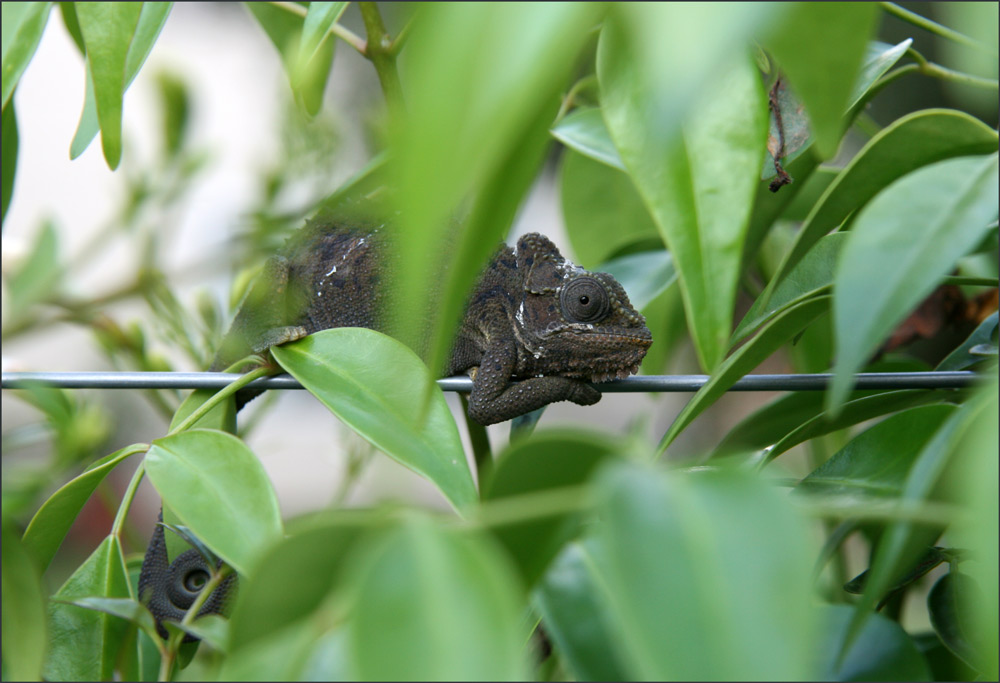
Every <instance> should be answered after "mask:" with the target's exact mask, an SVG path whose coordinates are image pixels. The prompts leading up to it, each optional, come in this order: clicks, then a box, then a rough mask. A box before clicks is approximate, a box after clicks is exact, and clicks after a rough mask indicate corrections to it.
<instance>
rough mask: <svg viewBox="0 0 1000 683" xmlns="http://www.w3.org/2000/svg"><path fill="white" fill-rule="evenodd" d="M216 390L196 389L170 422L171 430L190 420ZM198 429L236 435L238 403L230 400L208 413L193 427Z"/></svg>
mask: <svg viewBox="0 0 1000 683" xmlns="http://www.w3.org/2000/svg"><path fill="white" fill-rule="evenodd" d="M216 393H217V392H216V391H215V390H214V389H196V390H195V391H192V392H191V393H190V394H189V395H188V397H187V398H185V399H184V401H183V402H182V403H181V404H180V406H179V407H178V408H177V411H176V412H175V413H174V416H173V417H172V418H171V420H170V428H169V430H168V431H171V430H173V429H174V428H176V427H177V425H179V424H181V423H182V422H184V420H186V419H187V418H188V416H189V415H191V413H193V412H194V411H196V410H197V409H198V408H200V407H201V406H202V405H203V404H204V403H205V401H207V400H208V399H210V398H212V397H213V396H215V394H216ZM191 427H192V428H198V429H218V430H220V431H223V432H229V433H230V434H235V433H236V403H235V401H234V399H232V398H229V399H226V400H225V401H223V402H222V403H221V404H219V405H217V406H215V407H214V408H212V409H211V410H209V411H208V413H206V414H205V415H204V416H203V417H202V418H201V419H200V420H198V421H197V422H195V423H194V424H193V425H191Z"/></svg>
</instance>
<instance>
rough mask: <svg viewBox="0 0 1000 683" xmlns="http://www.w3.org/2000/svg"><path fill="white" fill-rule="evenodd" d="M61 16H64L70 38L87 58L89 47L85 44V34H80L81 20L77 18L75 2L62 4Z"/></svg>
mask: <svg viewBox="0 0 1000 683" xmlns="http://www.w3.org/2000/svg"><path fill="white" fill-rule="evenodd" d="M59 14H60V15H62V20H63V25H64V26H65V27H66V32H67V33H69V35H70V38H72V39H73V42H74V43H76V48H77V49H78V50H79V51H80V54H81V55H82V56H83V57H86V56H87V46H86V45H85V44H84V42H83V33H81V32H80V20H79V19H78V18H77V16H76V3H75V2H60V3H59Z"/></svg>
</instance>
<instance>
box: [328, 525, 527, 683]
mask: <svg viewBox="0 0 1000 683" xmlns="http://www.w3.org/2000/svg"><path fill="white" fill-rule="evenodd" d="M355 569H356V571H355V573H354V577H355V579H354V588H353V591H352V595H353V597H354V604H353V609H352V611H351V615H350V618H349V621H348V638H347V648H348V660H349V661H350V662H351V664H352V666H353V668H354V672H355V673H354V677H356V678H357V679H360V680H399V679H407V680H483V679H489V680H521V679H524V678H525V677H526V676H527V667H526V662H525V654H526V653H525V649H524V642H525V639H526V636H527V633H526V632H525V629H524V625H523V622H522V617H521V614H522V612H523V609H524V597H523V595H522V593H521V588H520V587H519V586H518V585H517V581H516V578H515V577H516V574H515V572H514V569H513V567H511V566H510V563H509V561H508V560H507V559H506V558H505V557H504V555H503V554H502V553H501V552H500V551H499V550H498V549H497V548H496V547H495V546H494V545H492V544H491V543H490V542H489V539H488V538H486V537H482V536H479V535H478V534H472V533H456V532H451V531H447V530H445V529H444V528H442V527H441V526H440V525H437V524H434V523H432V522H431V521H430V520H429V519H427V518H424V517H418V516H416V515H413V516H408V517H407V518H406V519H405V520H404V521H403V522H402V524H400V525H399V526H398V527H396V528H395V529H393V530H391V531H389V532H387V533H385V534H383V535H382V537H381V538H380V539H379V540H378V541H377V542H375V543H373V545H372V547H371V548H370V549H369V552H368V554H367V556H366V558H365V560H364V561H362V562H359V564H358V565H357V566H356V568H355Z"/></svg>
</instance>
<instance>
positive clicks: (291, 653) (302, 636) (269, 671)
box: [218, 620, 352, 681]
mask: <svg viewBox="0 0 1000 683" xmlns="http://www.w3.org/2000/svg"><path fill="white" fill-rule="evenodd" d="M326 630H327V629H325V628H324V626H323V625H322V624H319V623H317V622H316V621H315V620H302V621H296V622H294V623H292V624H290V625H288V626H285V627H284V628H282V629H280V630H278V631H275V633H274V634H272V635H271V636H270V637H269V638H266V639H262V640H258V641H257V642H256V643H255V646H254V647H248V648H244V649H241V650H239V651H238V653H239V654H238V655H235V654H230V655H229V656H227V657H226V658H225V660H224V661H223V663H222V668H221V670H220V671H219V676H218V678H219V680H222V681H253V680H258V681H300V680H314V681H323V680H330V681H338V680H339V681H346V680H352V678H351V676H349V675H346V673H344V672H343V669H341V670H339V671H338V670H336V669H335V670H334V671H332V672H331V671H329V670H323V671H320V672H318V675H316V676H314V677H311V678H310V677H307V675H308V674H307V670H308V667H309V664H310V663H311V662H310V659H311V658H315V656H316V652H317V651H318V650H319V649H320V647H322V646H329V644H328V643H325V642H323V641H322V640H321V638H322V637H323V636H324V632H325V631H326ZM341 632H342V629H341V630H340V631H333V633H334V634H339V633H341ZM331 649H332V648H331ZM333 652H334V654H335V655H339V654H341V652H342V648H341V650H340V651H338V650H336V649H334V650H333ZM339 659H341V660H342V659H343V657H342V656H341V657H340V658H339ZM338 663H340V662H338ZM335 666H336V665H335Z"/></svg>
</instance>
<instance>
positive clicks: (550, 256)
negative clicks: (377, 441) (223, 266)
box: [140, 222, 652, 628]
mask: <svg viewBox="0 0 1000 683" xmlns="http://www.w3.org/2000/svg"><path fill="white" fill-rule="evenodd" d="M385 239H386V234H385V231H384V230H380V229H378V228H376V227H374V226H363V227H361V226H345V225H335V224H331V223H328V222H327V223H324V222H315V223H310V224H309V225H307V227H306V228H305V229H303V230H301V231H299V232H298V233H296V234H295V235H293V237H292V238H290V239H289V241H288V243H287V244H286V246H285V248H284V249H283V250H282V252H281V253H280V254H279V255H277V256H275V257H273V258H271V259H270V260H269V261H268V263H267V265H266V266H265V268H264V272H263V273H262V275H261V277H260V278H258V280H257V282H256V283H255V284H254V286H253V287H252V288H251V290H250V292H249V294H248V295H247V298H246V300H245V301H244V303H243V306H241V308H240V310H239V312H238V313H237V315H236V318H235V320H234V321H233V325H232V327H231V328H230V331H229V333H228V334H227V335H226V337H225V339H224V340H223V343H222V346H221V347H220V350H219V353H218V354H217V356H216V359H215V362H214V363H213V364H212V369H213V370H222V369H225V368H227V367H228V366H229V365H231V364H232V363H235V362H236V361H238V360H240V359H241V358H244V357H245V356H247V355H249V354H251V353H259V352H262V351H265V350H266V349H267V348H269V347H271V346H274V345H275V344H281V343H284V342H287V341H293V340H295V339H299V338H301V337H304V336H306V335H308V334H311V333H313V332H316V331H319V330H324V329H328V328H331V327H366V328H369V329H374V330H378V331H381V332H390V333H391V331H392V330H391V328H392V325H391V321H388V320H387V319H386V315H387V312H388V311H390V310H391V309H390V307H388V306H386V300H387V299H388V298H390V297H391V292H390V291H389V286H390V285H389V284H388V281H389V278H386V277H385V274H386V273H387V271H388V270H389V269H391V268H392V264H391V263H390V262H389V259H390V250H388V249H386V248H385V247H386V245H385V243H384V242H385ZM650 344H652V335H650V333H649V330H648V329H647V328H646V321H645V319H644V318H643V317H642V316H641V315H640V314H639V313H638V312H637V311H635V309H633V308H632V306H631V304H630V303H629V300H628V296H627V295H626V293H625V290H624V289H623V288H622V286H621V285H620V284H619V283H618V282H617V281H616V280H615V279H614V278H613V277H611V276H610V275H608V274H606V273H590V272H588V271H585V270H584V269H582V268H579V267H578V266H576V265H574V264H573V263H571V262H570V261H568V260H566V259H565V258H563V256H562V255H561V254H560V253H559V250H558V249H557V248H556V247H555V245H554V244H552V242H550V241H549V240H548V238H546V237H544V236H542V235H539V234H536V233H532V234H529V235H525V236H524V237H522V238H521V239H520V240H519V241H518V243H517V249H516V251H515V250H514V249H511V248H510V247H507V246H501V248H499V249H498V250H497V252H496V253H495V254H494V256H493V258H492V260H491V261H490V262H489V264H488V265H487V266H486V268H485V269H484V270H483V273H482V275H481V276H480V278H479V281H478V282H477V284H476V287H475V289H474V290H473V292H472V294H471V295H470V297H469V300H468V304H467V306H466V310H465V314H464V316H463V318H462V320H461V322H460V324H459V327H458V332H457V335H456V339H455V342H454V344H453V346H452V352H451V356H450V360H449V363H448V366H447V368H446V369H445V373H444V374H445V376H450V375H454V374H457V373H462V372H467V373H468V374H469V375H470V376H471V377H472V379H473V383H472V393H471V395H470V397H469V416H470V417H471V418H472V419H473V420H475V421H476V422H479V423H481V424H484V425H488V424H493V423H496V422H502V421H504V420H509V419H511V418H514V417H517V416H518V415H523V414H525V413H529V412H531V411H533V410H536V409H538V408H541V407H542V406H544V405H547V404H549V403H553V402H556V401H572V402H573V403H577V404H579V405H591V404H594V403H597V401H599V400H600V398H601V394H600V392H599V391H598V390H597V389H595V388H594V387H593V386H592V385H591V384H590V382H601V381H606V380H610V379H615V378H624V377H627V376H628V375H630V374H632V373H635V372H637V371H638V369H639V363H640V362H641V361H642V358H643V357H644V356H645V354H646V350H647V349H648V348H649V346H650ZM257 393H259V392H257ZM255 395H256V393H252V392H246V391H244V392H242V393H241V394H240V395H238V396H237V407H241V406H242V405H243V404H244V403H246V402H247V401H249V400H250V399H251V398H253V396H255ZM157 533H158V534H159V541H158V538H157V536H156V535H154V537H153V542H152V543H151V544H150V547H149V550H148V551H147V556H146V561H144V562H143V568H142V578H141V579H140V592H141V589H142V587H151V588H153V587H155V586H156V585H158V584H161V583H163V581H162V579H160V578H159V577H161V576H163V572H164V571H165V569H164V567H166V566H167V557H166V546H165V544H164V543H162V536H163V532H162V529H158V531H157ZM182 557H183V555H182ZM198 557H199V558H200V556H198ZM178 559H180V558H178ZM177 561H178V560H175V561H174V562H175V563H176V562H177ZM147 565H148V566H149V569H148V570H147ZM154 572H155V574H154ZM219 591H222V588H221V587H220V589H219ZM222 592H223V593H224V591H222ZM152 595H153V596H154V597H156V596H162V595H165V593H164V592H163V591H157V590H153V592H152ZM213 600H215V596H213ZM223 602H224V601H223V600H221V599H220V601H219V603H218V605H217V606H218V608H221V607H222V603H223ZM150 610H151V611H152V612H153V615H154V616H155V617H156V618H157V622H159V621H160V620H161V619H164V618H166V619H177V618H179V617H177V616H176V614H175V613H174V612H167V611H166V607H165V603H164V602H163V600H161V599H158V600H156V601H154V602H151V603H150ZM207 611H209V610H208V607H207V606H206V608H205V609H203V610H202V613H206V612H207ZM214 611H219V609H216V610H214ZM181 614H183V612H181ZM161 628H162V627H161Z"/></svg>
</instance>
